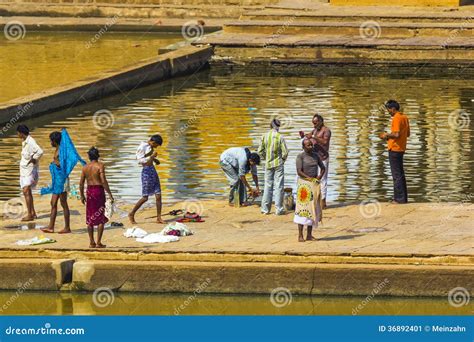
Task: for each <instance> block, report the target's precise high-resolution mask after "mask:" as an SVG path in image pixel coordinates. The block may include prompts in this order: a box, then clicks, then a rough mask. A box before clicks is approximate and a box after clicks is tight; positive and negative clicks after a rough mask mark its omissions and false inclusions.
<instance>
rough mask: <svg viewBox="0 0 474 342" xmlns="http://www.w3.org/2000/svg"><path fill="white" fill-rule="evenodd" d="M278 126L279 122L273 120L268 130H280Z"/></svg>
mask: <svg viewBox="0 0 474 342" xmlns="http://www.w3.org/2000/svg"><path fill="white" fill-rule="evenodd" d="M280 126H281V122H280V120H278V119H273V120H272V122H270V128H274V129H277V128H280Z"/></svg>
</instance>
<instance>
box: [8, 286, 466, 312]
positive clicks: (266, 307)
mask: <svg viewBox="0 0 474 342" xmlns="http://www.w3.org/2000/svg"><path fill="white" fill-rule="evenodd" d="M13 298H15V299H13ZM0 303H7V304H9V305H7V309H4V311H3V312H0V314H4V315H176V314H180V315H352V314H359V315H469V314H471V313H472V311H473V309H474V306H473V305H472V304H468V305H465V306H461V307H459V308H455V307H453V306H451V305H449V303H448V300H447V298H435V299H432V298H388V297H374V298H372V299H371V300H366V297H331V296H328V297H324V296H315V297H309V296H293V297H292V298H291V300H289V299H288V300H286V301H285V302H284V303H286V305H284V306H282V307H276V306H274V305H273V304H272V302H271V300H270V296H218V295H213V296H210V295H197V296H191V297H190V295H178V294H173V295H160V294H129V293H121V294H116V295H115V296H114V298H113V299H112V297H109V298H108V299H105V300H103V301H99V302H97V301H94V296H93V294H92V293H57V292H27V293H23V294H21V295H20V296H15V292H7V291H4V292H0ZM94 303H96V304H94ZM279 303H281V304H283V302H279ZM362 303H365V304H362ZM359 305H361V309H356V308H357V307H358V306H359Z"/></svg>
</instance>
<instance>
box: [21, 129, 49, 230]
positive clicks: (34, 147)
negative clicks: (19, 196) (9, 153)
mask: <svg viewBox="0 0 474 342" xmlns="http://www.w3.org/2000/svg"><path fill="white" fill-rule="evenodd" d="M16 132H17V135H18V137H19V138H20V139H21V140H22V149H21V160H20V187H21V190H22V191H23V195H24V196H25V202H26V208H27V211H28V212H27V215H26V216H25V217H23V218H22V221H33V220H34V219H36V217H37V216H36V211H35V207H34V204H33V194H32V189H34V188H35V187H36V185H37V184H38V179H39V159H40V158H41V156H42V155H43V150H42V149H41V147H39V146H38V144H37V143H36V141H35V139H33V137H32V136H31V135H30V130H29V128H28V127H27V126H26V125H19V126H18V127H17V129H16Z"/></svg>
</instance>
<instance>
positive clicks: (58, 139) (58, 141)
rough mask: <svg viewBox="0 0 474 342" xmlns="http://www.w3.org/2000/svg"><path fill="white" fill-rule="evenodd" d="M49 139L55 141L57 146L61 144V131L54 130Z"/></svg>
mask: <svg viewBox="0 0 474 342" xmlns="http://www.w3.org/2000/svg"><path fill="white" fill-rule="evenodd" d="M49 140H51V142H53V143H55V144H56V146H59V145H60V144H61V132H58V131H54V132H52V133H51V134H50V135H49Z"/></svg>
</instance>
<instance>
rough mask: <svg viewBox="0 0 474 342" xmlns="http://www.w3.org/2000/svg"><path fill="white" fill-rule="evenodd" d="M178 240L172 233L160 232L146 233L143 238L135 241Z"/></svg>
mask: <svg viewBox="0 0 474 342" xmlns="http://www.w3.org/2000/svg"><path fill="white" fill-rule="evenodd" d="M175 241H179V237H177V236H173V235H161V233H153V234H148V235H147V236H145V237H143V238H139V239H137V242H144V243H156V242H159V243H167V242H175Z"/></svg>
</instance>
